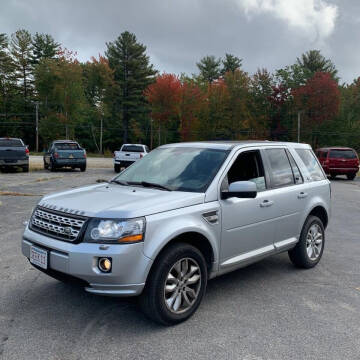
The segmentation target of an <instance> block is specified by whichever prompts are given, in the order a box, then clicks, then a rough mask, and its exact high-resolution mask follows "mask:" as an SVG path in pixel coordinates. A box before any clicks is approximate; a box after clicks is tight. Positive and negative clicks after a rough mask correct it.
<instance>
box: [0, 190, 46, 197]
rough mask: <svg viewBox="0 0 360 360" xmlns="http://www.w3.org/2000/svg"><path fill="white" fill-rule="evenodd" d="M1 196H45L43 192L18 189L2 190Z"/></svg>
mask: <svg viewBox="0 0 360 360" xmlns="http://www.w3.org/2000/svg"><path fill="white" fill-rule="evenodd" d="M0 196H43V195H42V194H29V193H19V192H16V191H0Z"/></svg>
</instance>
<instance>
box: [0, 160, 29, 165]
mask: <svg viewBox="0 0 360 360" xmlns="http://www.w3.org/2000/svg"><path fill="white" fill-rule="evenodd" d="M24 165H25V166H26V165H29V159H21V160H11V162H7V161H5V160H0V166H24Z"/></svg>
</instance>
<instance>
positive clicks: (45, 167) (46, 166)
mask: <svg viewBox="0 0 360 360" xmlns="http://www.w3.org/2000/svg"><path fill="white" fill-rule="evenodd" d="M48 168H49V165H48V164H47V163H46V162H45V160H44V169H45V170H47V169H48Z"/></svg>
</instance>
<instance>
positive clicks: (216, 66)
mask: <svg viewBox="0 0 360 360" xmlns="http://www.w3.org/2000/svg"><path fill="white" fill-rule="evenodd" d="M220 64H221V59H215V56H213V55H211V56H205V57H203V58H202V59H201V60H200V61H199V62H198V63H196V65H197V67H198V69H199V71H200V77H201V78H202V79H203V80H204V81H207V82H208V83H210V84H211V83H212V82H213V81H214V80H216V79H218V78H219V77H220V75H221V70H220Z"/></svg>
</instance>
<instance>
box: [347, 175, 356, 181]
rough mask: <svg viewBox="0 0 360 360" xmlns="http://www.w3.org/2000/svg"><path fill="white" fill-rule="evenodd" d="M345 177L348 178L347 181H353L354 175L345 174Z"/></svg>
mask: <svg viewBox="0 0 360 360" xmlns="http://www.w3.org/2000/svg"><path fill="white" fill-rule="evenodd" d="M346 177H347V178H348V180H354V179H355V177H356V173H351V174H347V175H346Z"/></svg>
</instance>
